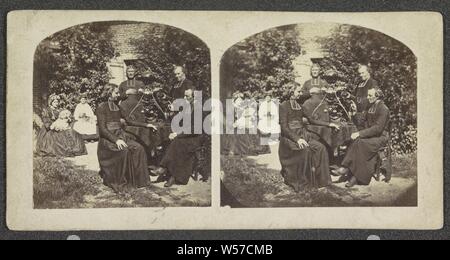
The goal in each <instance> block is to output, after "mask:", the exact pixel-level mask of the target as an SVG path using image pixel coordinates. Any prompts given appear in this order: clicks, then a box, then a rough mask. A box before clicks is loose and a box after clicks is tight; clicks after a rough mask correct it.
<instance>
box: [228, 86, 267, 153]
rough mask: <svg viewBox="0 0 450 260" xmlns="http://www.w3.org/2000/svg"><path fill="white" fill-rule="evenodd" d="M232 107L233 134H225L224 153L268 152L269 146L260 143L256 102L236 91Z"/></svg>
mask: <svg viewBox="0 0 450 260" xmlns="http://www.w3.org/2000/svg"><path fill="white" fill-rule="evenodd" d="M233 98H234V101H233V107H234V110H235V115H236V120H235V122H234V125H233V127H234V129H235V130H234V134H233V135H225V136H224V137H223V138H225V139H226V141H225V145H224V148H223V150H224V153H225V154H228V155H239V156H256V155H261V154H268V153H270V147H269V146H268V145H263V144H262V143H261V135H260V132H259V131H258V103H257V102H256V100H255V99H250V94H247V96H246V98H247V99H244V98H245V96H244V94H242V93H240V92H236V93H235V94H234V95H233Z"/></svg>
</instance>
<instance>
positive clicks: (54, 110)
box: [36, 95, 87, 157]
mask: <svg viewBox="0 0 450 260" xmlns="http://www.w3.org/2000/svg"><path fill="white" fill-rule="evenodd" d="M59 100H60V97H59V96H57V95H52V96H50V97H49V107H48V108H45V109H44V110H43V112H42V122H43V126H42V127H41V129H40V131H39V134H38V136H37V142H36V154H37V155H38V156H50V157H75V156H81V155H86V154H87V150H86V146H85V144H84V140H83V138H82V136H81V135H80V134H79V133H77V132H75V131H74V130H72V129H71V128H70V127H69V122H68V120H69V116H70V112H69V115H67V111H66V112H64V111H61V110H60V109H59V108H58V107H59V104H60V102H59ZM61 112H63V113H61ZM60 114H61V115H60Z"/></svg>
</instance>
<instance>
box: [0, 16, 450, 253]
mask: <svg viewBox="0 0 450 260" xmlns="http://www.w3.org/2000/svg"><path fill="white" fill-rule="evenodd" d="M404 21H409V23H405V22H404ZM442 26H443V23H442V16H440V15H439V14H436V13H427V12H407V13H394V12H385V13H308V12H228V11H214V12H213V11H75V10H74V11H57V10H54V11H15V12H11V13H9V15H8V27H7V29H8V33H7V62H8V64H7V92H6V93H7V97H6V100H7V102H6V104H7V113H6V127H7V129H6V136H7V143H6V151H7V158H6V159H7V168H6V170H7V198H6V199H7V211H6V214H7V221H6V222H7V223H6V224H7V226H8V228H9V229H10V230H15V231H32V230H41V231H65V230H164V231H166V230H241V229H242V230H263V229H269V230H288V229H294V230H298V229H329V228H331V229H345V228H348V229H414V230H421V229H439V228H441V227H442V224H443V219H444V218H443V216H444V214H443V205H444V203H443V191H444V190H443V185H442V184H443V176H444V170H443V165H444V163H443V151H444V149H443V144H444V142H443V137H444V135H443V129H444V122H443V120H442V118H443V104H444V102H443V81H442V78H443V75H444V71H443V61H444V59H443V57H444V55H443V35H442V31H443V30H441V29H442ZM184 249H186V248H184Z"/></svg>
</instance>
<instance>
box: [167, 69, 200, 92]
mask: <svg viewBox="0 0 450 260" xmlns="http://www.w3.org/2000/svg"><path fill="white" fill-rule="evenodd" d="M174 73H175V77H176V78H177V80H178V83H177V84H176V85H175V86H174V87H173V88H172V89H171V90H170V92H169V95H170V96H171V97H172V98H173V100H177V99H183V98H184V94H185V92H186V91H187V90H189V89H190V90H192V91H194V90H195V87H194V83H192V81H190V80H189V79H187V78H186V69H185V68H184V67H182V66H177V67H175V70H174Z"/></svg>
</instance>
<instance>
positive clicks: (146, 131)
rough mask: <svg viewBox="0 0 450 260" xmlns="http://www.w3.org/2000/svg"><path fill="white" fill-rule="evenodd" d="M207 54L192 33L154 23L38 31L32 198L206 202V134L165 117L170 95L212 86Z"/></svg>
mask: <svg viewBox="0 0 450 260" xmlns="http://www.w3.org/2000/svg"><path fill="white" fill-rule="evenodd" d="M209 56H210V54H209V49H208V47H207V46H206V45H205V44H204V43H203V42H202V41H201V40H200V39H198V38H197V37H196V36H194V35H192V34H190V33H188V32H186V31H183V30H181V29H178V28H174V27H170V26H165V25H161V24H154V23H138V22H124V21H111V22H96V23H88V24H81V25H77V26H74V27H70V28H67V29H65V30H63V31H59V32H57V33H55V34H53V35H51V36H49V37H48V38H46V39H44V40H43V41H42V42H41V43H40V44H39V46H38V47H37V49H36V53H35V57H34V70H33V109H34V113H33V131H34V133H33V140H34V158H33V167H34V168H33V175H34V176H33V200H34V207H35V208H36V209H63V208H67V209H73V208H114V207H187V206H189V207H192V206H194V207H207V206H210V205H211V182H210V175H211V152H210V151H211V141H210V140H211V139H210V136H208V135H205V134H201V133H200V134H197V133H195V134H188V133H183V134H177V133H174V132H173V131H172V127H171V121H172V118H174V117H175V115H176V113H177V112H176V111H175V109H174V106H173V103H174V102H175V101H177V100H186V101H187V102H190V103H193V102H197V100H194V92H195V91H200V92H199V93H202V95H204V97H205V98H207V97H208V96H210V95H211V91H210V88H211V83H210V82H211V79H210V78H211V75H210V57H209ZM179 113H183V112H181V111H180V112H179Z"/></svg>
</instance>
